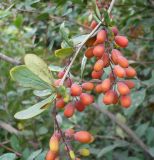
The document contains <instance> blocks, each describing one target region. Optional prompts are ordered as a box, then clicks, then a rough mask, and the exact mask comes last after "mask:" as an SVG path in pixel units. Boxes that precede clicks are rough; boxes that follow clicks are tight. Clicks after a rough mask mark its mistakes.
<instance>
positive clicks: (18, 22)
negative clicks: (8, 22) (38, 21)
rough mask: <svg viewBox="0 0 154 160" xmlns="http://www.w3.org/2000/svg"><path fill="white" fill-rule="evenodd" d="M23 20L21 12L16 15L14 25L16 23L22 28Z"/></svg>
mask: <svg viewBox="0 0 154 160" xmlns="http://www.w3.org/2000/svg"><path fill="white" fill-rule="evenodd" d="M23 21H24V19H23V16H22V15H21V14H19V15H18V16H17V17H16V19H15V21H14V25H15V26H16V27H17V28H20V27H21V26H22V24H23Z"/></svg>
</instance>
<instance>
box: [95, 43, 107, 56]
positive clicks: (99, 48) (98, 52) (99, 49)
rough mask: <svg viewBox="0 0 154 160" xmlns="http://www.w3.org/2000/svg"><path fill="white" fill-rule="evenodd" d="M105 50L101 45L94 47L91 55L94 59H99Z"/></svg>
mask: <svg viewBox="0 0 154 160" xmlns="http://www.w3.org/2000/svg"><path fill="white" fill-rule="evenodd" d="M104 51H105V48H104V46H103V45H98V46H95V47H94V49H93V54H94V56H95V57H98V58H101V57H102V56H103V54H104Z"/></svg>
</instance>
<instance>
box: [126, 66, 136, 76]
mask: <svg viewBox="0 0 154 160" xmlns="http://www.w3.org/2000/svg"><path fill="white" fill-rule="evenodd" d="M125 71H126V76H127V77H129V78H133V77H135V76H136V71H135V69H134V68H133V67H130V66H129V67H128V68H126V69H125Z"/></svg>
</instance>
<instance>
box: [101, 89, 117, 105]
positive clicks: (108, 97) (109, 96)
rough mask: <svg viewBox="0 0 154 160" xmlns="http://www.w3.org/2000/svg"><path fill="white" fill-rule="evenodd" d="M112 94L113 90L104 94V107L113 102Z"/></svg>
mask: <svg viewBox="0 0 154 160" xmlns="http://www.w3.org/2000/svg"><path fill="white" fill-rule="evenodd" d="M114 96H115V95H114V92H113V90H109V91H107V92H106V93H105V94H104V97H103V103H104V104H106V105H109V104H112V103H113V101H114Z"/></svg>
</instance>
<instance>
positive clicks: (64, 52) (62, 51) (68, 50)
mask: <svg viewBox="0 0 154 160" xmlns="http://www.w3.org/2000/svg"><path fill="white" fill-rule="evenodd" d="M72 53H73V48H62V49H58V50H56V51H55V55H56V56H57V57H59V58H66V57H68V56H70V55H71V54H72Z"/></svg>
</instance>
